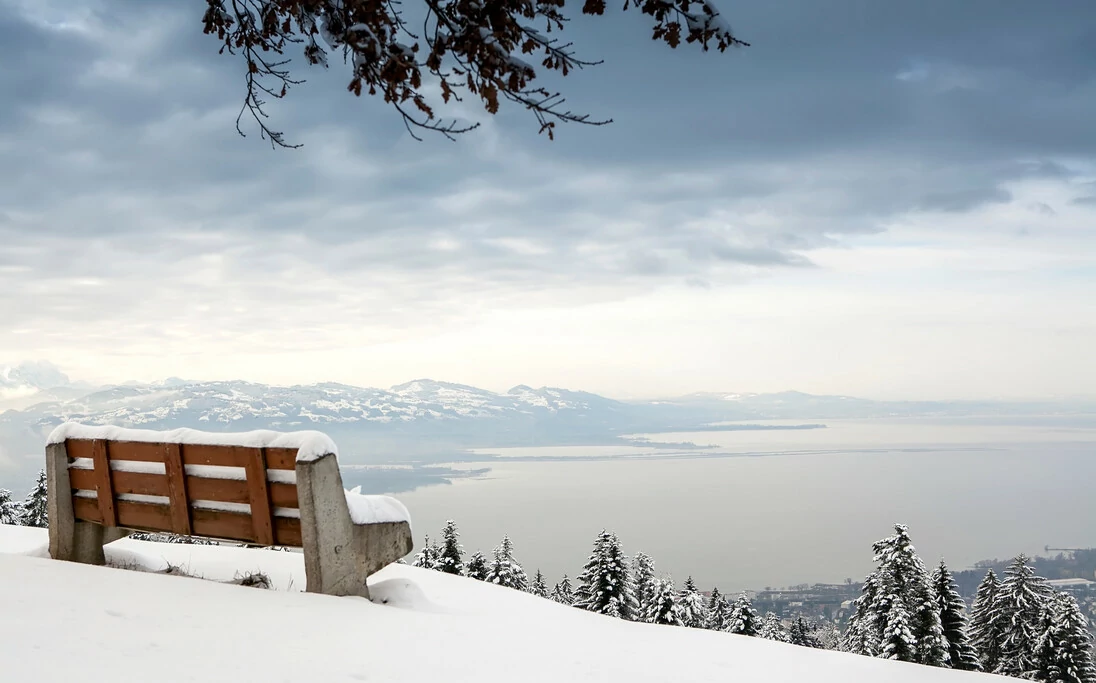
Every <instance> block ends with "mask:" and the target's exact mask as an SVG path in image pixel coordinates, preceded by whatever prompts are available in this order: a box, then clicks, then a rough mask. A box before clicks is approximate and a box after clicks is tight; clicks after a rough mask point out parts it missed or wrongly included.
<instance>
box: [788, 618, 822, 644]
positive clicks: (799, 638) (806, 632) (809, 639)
mask: <svg viewBox="0 0 1096 683" xmlns="http://www.w3.org/2000/svg"><path fill="white" fill-rule="evenodd" d="M788 642H789V643H791V644H792V645H799V646H801V647H813V648H817V649H821V648H822V641H821V640H819V639H818V636H817V635H816V634H815V629H814V627H813V626H812V625H811V624H808V623H807V621H806V619H804V618H803V617H798V618H796V620H795V621H793V622H792V625H791V628H789V629H788Z"/></svg>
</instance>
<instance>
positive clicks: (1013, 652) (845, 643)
mask: <svg viewBox="0 0 1096 683" xmlns="http://www.w3.org/2000/svg"><path fill="white" fill-rule="evenodd" d="M459 537H460V534H459V532H458V530H457V525H456V523H455V522H454V521H452V520H449V521H448V522H446V524H445V527H444V528H443V529H442V533H441V543H440V545H439V544H438V542H436V541H431V540H430V539H429V537H428V538H427V539H426V544H425V546H424V547H423V549H422V551H421V552H419V553H418V555H416V556H415V558H414V562H413V564H414V565H415V566H417V567H423V568H426V569H432V570H436V571H441V572H445V573H448V574H454V575H458V576H466V577H469V578H472V579H477V580H480V581H486V582H488V583H494V584H497V585H499V586H504V587H507V588H513V589H516V590H521V591H527V592H530V593H533V594H535V595H538V596H540V597H542V598H546V599H550V600H554V601H556V602H559V603H562V604H565V605H571V606H574V607H577V608H579V609H584V610H588V611H591V612H597V613H599V614H604V615H606V616H610V617H615V618H618V619H625V620H628V621H639V622H646V623H650V624H662V625H667V626H680V627H687V628H703V629H710V630H714V631H722V632H725V633H732V634H738V635H744V636H755V637H760V638H768V639H771V640H778V641H782V642H786V643H792V644H796V645H801V646H805V647H815V648H826V649H834V650H842V651H845V652H851V653H855V654H860V655H865V656H869V657H881V658H885V659H894V660H898V661H904V662H913V663H917V664H923V665H927V666H937V667H944V668H953V669H961V670H967V671H985V672H990V673H996V674H1000V675H1004V676H1012V677H1016V678H1024V679H1027V680H1033V681H1042V682H1045V683H1096V666H1094V664H1093V648H1092V635H1091V633H1090V632H1089V628H1088V626H1089V625H1088V620H1087V618H1086V617H1085V616H1084V614H1083V613H1082V612H1081V610H1080V607H1079V606H1078V604H1077V601H1076V600H1075V599H1074V598H1073V596H1072V595H1070V594H1069V593H1065V592H1055V591H1053V590H1052V589H1051V587H1050V585H1049V584H1048V583H1047V580H1046V579H1045V578H1043V577H1040V576H1037V575H1036V574H1035V571H1034V569H1033V568H1032V566H1031V564H1030V561H1029V559H1028V558H1027V557H1026V556H1025V555H1020V556H1018V557H1017V558H1016V559H1015V560H1014V561H1013V562H1012V563H1011V565H1009V567H1008V568H1007V569H1006V571H1005V576H1004V578H1003V579H1001V580H999V579H998V578H997V576H996V574H995V573H994V572H993V571H992V570H990V571H989V572H988V573H987V574H986V577H985V579H984V580H983V581H982V583H981V585H980V586H979V588H978V591H977V594H976V597H975V599H974V602H973V605H972V606H971V608H970V609H969V610H968V609H967V605H966V603H965V602H964V600H963V598H962V597H961V596H960V594H959V591H958V588H957V586H956V583H955V579H954V578H953V576H952V574H951V572H950V570H949V569H948V566H947V564H946V563H945V562H944V561H943V560H941V562H940V564H939V565H938V566H936V567H935V568H934V569H933V571H931V572H930V571H929V570H928V569H927V567H926V566H925V564H924V562H923V561H922V560H921V558H920V557H919V556H918V555H917V552H916V549H915V548H914V546H913V543H912V542H911V540H910V536H909V530H908V529H907V527H906V526H904V525H901V524H899V525H895V533H894V535H892V536H889V537H887V538H884V539H882V540H880V541H878V542H876V543H875V544H873V546H872V548H873V551H874V553H875V556H874V561H875V563H876V568H875V570H874V571H872V572H871V573H870V574H869V575H868V576H867V578H866V579H865V580H864V584H863V588H862V591H861V595H860V597H859V598H857V600H856V601H855V603H854V611H853V614H852V616H851V617H850V619H849V621H848V624H847V627H846V628H845V629H844V631H843V632H841V631H840V630H839V629H838V627H837V626H836V625H835V624H832V623H823V622H815V621H808V620H806V619H804V618H803V617H802V616H800V617H797V618H796V619H794V620H791V621H790V623H789V622H785V620H782V619H781V618H780V617H778V616H777V615H776V614H774V613H772V612H768V613H767V614H765V615H764V616H763V617H762V616H760V615H759V614H758V613H757V611H756V610H755V609H754V608H753V605H752V604H751V602H750V599H749V597H748V596H747V595H746V594H745V593H742V594H740V595H738V596H736V597H729V596H724V595H723V594H721V593H720V592H719V589H718V588H715V589H713V590H712V591H711V592H710V594H709V595H708V596H707V597H705V596H704V595H703V594H702V593H701V592H700V591H699V590H698V589H697V586H696V584H695V582H694V581H693V579H692V577H689V578H688V579H686V581H685V583H684V585H683V587H682V588H681V589H680V590H678V589H675V587H674V582H673V579H672V578H671V577H669V576H659V575H658V574H657V573H656V571H655V564H654V560H653V559H652V558H651V557H650V556H649V555H647V554H645V553H642V552H637V553H636V554H635V555H634V556H633V557H631V558H628V557H626V556H625V554H624V552H623V549H622V547H621V543H620V540H619V539H618V538H617V536H616V534H613V533H611V532H609V531H605V530H603V531H602V532H601V533H600V534H598V536H597V538H596V539H595V540H594V544H593V549H592V551H591V553H590V556H589V558H588V559H587V561H586V563H585V565H584V566H583V568H582V571H581V572H580V573H579V574H578V575H577V576H576V577H575V580H574V582H572V580H571V579H570V578H569V577H568V576H567V575H564V576H563V578H562V579H561V580H560V581H559V582H558V583H556V584H555V586H554V587H553V588H551V589H549V588H548V584H547V581H546V579H545V577H544V575H543V574H542V573H541V572H540V570H537V571H536V573H535V575H534V577H533V579H532V580H531V581H530V579H529V577H528V575H527V574H526V572H525V569H524V568H523V567H522V566H521V564H520V563H519V562H518V561H517V560H516V559H515V558H514V544H513V541H511V539H510V537H509V536H504V537H503V539H502V542H501V543H500V544H499V545H498V546H497V547H496V548H495V549H494V551H493V553H492V554H491V556H490V557H487V556H484V554H483V553H481V552H479V551H477V552H474V553H473V554H472V555H471V556H469V557H468V559H467V561H465V554H464V550H463V547H462V545H461V544H460V541H459Z"/></svg>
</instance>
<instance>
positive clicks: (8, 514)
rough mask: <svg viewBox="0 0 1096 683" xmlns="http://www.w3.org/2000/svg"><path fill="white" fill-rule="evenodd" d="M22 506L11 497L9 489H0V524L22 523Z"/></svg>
mask: <svg viewBox="0 0 1096 683" xmlns="http://www.w3.org/2000/svg"><path fill="white" fill-rule="evenodd" d="M22 523H23V506H22V505H20V504H19V501H17V500H12V499H11V491H9V490H7V489H0V524H22Z"/></svg>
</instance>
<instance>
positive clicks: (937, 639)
mask: <svg viewBox="0 0 1096 683" xmlns="http://www.w3.org/2000/svg"><path fill="white" fill-rule="evenodd" d="M894 530H895V533H894V535H893V536H889V537H887V538H884V539H883V540H881V541H877V542H876V543H875V544H873V546H872V549H873V550H874V552H875V562H876V564H877V567H876V570H875V571H874V572H872V573H871V574H870V575H869V576H868V578H867V579H865V581H864V588H863V592H862V593H861V595H860V597H859V598H857V600H856V609H855V612H854V614H853V616H852V618H850V620H849V629H848V633H847V636H846V641H845V643H846V648H847V649H848V650H849V651H850V652H855V653H857V654H863V655H868V656H870V657H883V658H886V659H896V660H899V661H904V662H915V663H918V664H927V665H929V666H948V664H949V659H948V657H949V655H948V648H947V642H946V641H945V640H944V629H943V626H942V625H941V623H940V612H939V611H938V608H937V601H936V592H935V590H934V589H933V586H932V580H931V577H930V576H929V573H928V570H927V569H926V568H925V564H924V562H922V561H921V558H920V557H918V555H917V552H916V550H915V549H914V547H913V544H912V543H911V542H910V537H909V530H908V529H907V528H906V526H904V525H902V524H896V525H895V526H894Z"/></svg>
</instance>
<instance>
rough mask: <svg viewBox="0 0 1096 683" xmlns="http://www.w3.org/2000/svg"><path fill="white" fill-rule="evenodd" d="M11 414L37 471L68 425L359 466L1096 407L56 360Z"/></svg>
mask: <svg viewBox="0 0 1096 683" xmlns="http://www.w3.org/2000/svg"><path fill="white" fill-rule="evenodd" d="M5 408H7V410H6V411H5V412H2V413H0V468H2V467H3V465H4V461H5V459H6V460H8V461H9V462H10V461H11V460H12V459H16V460H18V459H19V456H21V455H23V454H26V456H27V457H31V458H32V459H34V460H35V461H36V462H37V460H38V459H39V458H40V457H41V455H40V450H41V444H42V443H43V440H44V438H45V436H46V435H47V434H48V433H49V431H50V430H51V429H52V428H53V427H54V426H56V425H58V424H60V423H61V422H64V421H67V420H74V421H79V422H85V423H89V424H115V425H120V426H128V427H141V428H148V429H171V428H176V427H191V428H197V429H204V430H208V431H245V430H251V429H276V430H295V429H320V430H323V431H325V432H328V433H329V434H330V435H331V436H332V437H333V438H335V439H336V441H337V442H338V443H339V444H340V445H341V446H343V447H345V448H346V449H347V450H348V452H351V451H352V452H353V453H355V457H354V460H355V461H357V462H363V463H393V462H400V463H406V462H447V461H453V460H457V459H460V458H461V455H462V453H466V452H467V449H469V448H492V447H505V446H543V445H594V444H609V443H619V439H620V437H621V436H622V435H627V434H635V433H644V432H646V433H651V432H677V431H682V432H685V431H698V430H702V429H709V430H710V429H743V428H762V427H759V426H758V425H744V424H742V422H743V421H762V420H810V421H817V420H826V419H840V418H873V417H895V416H939V415H949V416H951V415H1025V414H1028V415H1030V414H1048V413H1063V412H1065V413H1096V403H1094V402H1092V401H1088V402H1073V403H1068V404H1067V403H1049V402H1044V403H1036V402H1027V403H1018V402H990V401H982V402H945V401H904V402H894V401H872V400H868V399H860V398H854V397H849V396H818V395H812V394H804V393H800V392H794V391H789V392H781V393H772V394H757V393H750V394H735V393H698V394H690V395H687V396H682V397H676V398H672V399H665V400H649V401H618V400H614V399H611V398H606V397H604V396H599V395H597V394H592V393H589V392H583V391H573V390H569V389H560V388H552V387H540V388H532V387H529V386H525V385H519V386H516V387H514V388H512V389H510V390H509V391H507V392H505V393H496V392H492V391H488V390H485V389H479V388H477V387H472V386H467V385H462V384H453V383H448V382H440V381H435V380H430V379H419V380H415V381H412V382H407V383H405V384H399V385H396V386H393V387H391V388H389V389H378V388H369V387H356V386H351V385H347V384H339V383H320V384H310V385H295V386H275V385H268V384H258V383H253V382H244V381H211V382H207V381H189V380H182V379H178V378H172V379H168V380H164V381H161V382H155V383H147V384H142V383H127V384H121V385H112V386H102V387H93V386H89V385H86V384H81V383H75V382H71V381H70V380H69V378H68V377H66V376H65V375H64V373H62V372H61V371H60V370H59V369H57V368H56V367H54V366H52V365H51V364H49V363H44V362H38V363H24V364H21V365H16V366H8V367H0V410H3V409H5ZM724 423H737V424H724ZM788 426H789V425H782V426H781V428H787V427H788ZM763 428H775V427H773V426H771V425H770V426H766V427H763ZM5 456H6V457H5Z"/></svg>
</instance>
